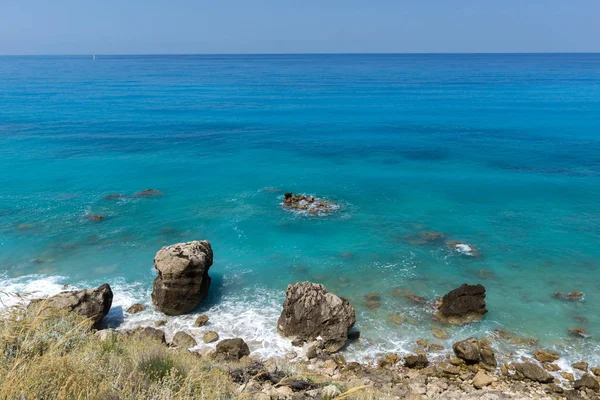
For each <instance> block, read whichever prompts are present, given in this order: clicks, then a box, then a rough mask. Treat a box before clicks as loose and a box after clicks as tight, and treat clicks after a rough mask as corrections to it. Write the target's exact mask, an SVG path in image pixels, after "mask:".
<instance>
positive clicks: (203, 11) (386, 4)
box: [0, 0, 600, 54]
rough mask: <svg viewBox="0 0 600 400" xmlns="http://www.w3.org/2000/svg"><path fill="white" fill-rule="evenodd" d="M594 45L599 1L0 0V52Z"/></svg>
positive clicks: (578, 48)
mask: <svg viewBox="0 0 600 400" xmlns="http://www.w3.org/2000/svg"><path fill="white" fill-rule="evenodd" d="M362 52H376V53H377V52H399V53H405V52H410V53H412V52H416V53H420V52H600V0H572V1H568V0H518V1H517V0H478V1H476V0H463V1H461V0H411V1H408V0H369V1H358V0H344V1H342V0H318V1H317V0H212V1H204V0H169V1H167V0H94V1H92V0H0V54H92V53H96V54H150V53H159V54H165V53H362Z"/></svg>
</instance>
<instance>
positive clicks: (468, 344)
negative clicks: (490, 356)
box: [452, 337, 481, 364]
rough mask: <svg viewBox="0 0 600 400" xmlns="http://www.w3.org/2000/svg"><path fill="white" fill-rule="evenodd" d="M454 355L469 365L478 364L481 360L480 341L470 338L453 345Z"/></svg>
mask: <svg viewBox="0 0 600 400" xmlns="http://www.w3.org/2000/svg"><path fill="white" fill-rule="evenodd" d="M452 349H453V350H454V354H456V357H458V358H460V359H461V360H465V361H466V362H467V364H476V363H478V362H479V360H480V359H481V355H480V349H479V340H477V339H476V338H473V337H472V338H468V339H465V340H461V341H460V342H456V343H454V344H453V345H452Z"/></svg>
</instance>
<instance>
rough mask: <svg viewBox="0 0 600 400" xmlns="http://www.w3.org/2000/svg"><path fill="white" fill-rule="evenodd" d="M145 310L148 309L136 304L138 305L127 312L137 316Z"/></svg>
mask: <svg viewBox="0 0 600 400" xmlns="http://www.w3.org/2000/svg"><path fill="white" fill-rule="evenodd" d="M145 309H146V306H144V305H143V304H139V303H136V304H134V305H132V306H131V307H129V308H128V309H127V312H128V313H129V314H137V313H139V312H142V311H144V310H145Z"/></svg>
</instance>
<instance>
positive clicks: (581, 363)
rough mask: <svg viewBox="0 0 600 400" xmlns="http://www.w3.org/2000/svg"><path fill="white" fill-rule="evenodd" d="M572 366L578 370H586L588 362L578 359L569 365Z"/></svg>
mask: <svg viewBox="0 0 600 400" xmlns="http://www.w3.org/2000/svg"><path fill="white" fill-rule="evenodd" d="M571 366H572V367H573V368H575V369H578V370H580V371H585V372H587V370H588V367H589V364H588V363H586V362H585V361H578V362H576V363H574V364H572V365H571Z"/></svg>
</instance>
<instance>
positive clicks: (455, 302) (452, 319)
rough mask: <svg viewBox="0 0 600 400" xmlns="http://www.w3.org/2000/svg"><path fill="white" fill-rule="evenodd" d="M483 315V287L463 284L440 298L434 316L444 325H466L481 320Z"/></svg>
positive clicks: (484, 311)
mask: <svg viewBox="0 0 600 400" xmlns="http://www.w3.org/2000/svg"><path fill="white" fill-rule="evenodd" d="M485 313H487V309H486V304H485V287H483V286H482V285H467V284H463V285H462V286H461V287H459V288H458V289H454V290H452V291H451V292H449V293H448V294H446V295H445V296H444V297H442V300H441V302H440V304H439V307H438V310H437V311H436V312H435V313H434V316H435V317H436V318H437V319H438V320H440V321H441V322H444V323H449V324H466V323H470V322H473V321H479V320H481V319H482V318H483V315H484V314H485Z"/></svg>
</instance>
